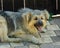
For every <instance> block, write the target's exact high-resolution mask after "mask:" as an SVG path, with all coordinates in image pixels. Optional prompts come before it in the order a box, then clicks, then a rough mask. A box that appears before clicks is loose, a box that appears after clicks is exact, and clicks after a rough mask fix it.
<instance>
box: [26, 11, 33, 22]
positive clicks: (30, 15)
mask: <svg viewBox="0 0 60 48" xmlns="http://www.w3.org/2000/svg"><path fill="white" fill-rule="evenodd" d="M31 17H32V13H31V12H29V13H27V14H26V19H27V22H30V20H31Z"/></svg>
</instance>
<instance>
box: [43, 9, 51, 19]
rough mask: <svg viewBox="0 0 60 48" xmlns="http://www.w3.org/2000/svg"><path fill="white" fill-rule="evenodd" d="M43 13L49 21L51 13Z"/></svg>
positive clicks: (45, 11)
mask: <svg viewBox="0 0 60 48" xmlns="http://www.w3.org/2000/svg"><path fill="white" fill-rule="evenodd" d="M43 12H44V16H45V17H46V19H49V17H50V14H49V12H48V11H47V10H44V11H43Z"/></svg>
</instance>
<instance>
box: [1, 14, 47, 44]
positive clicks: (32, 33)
mask: <svg viewBox="0 0 60 48" xmlns="http://www.w3.org/2000/svg"><path fill="white" fill-rule="evenodd" d="M36 17H37V18H39V19H41V17H43V20H42V21H43V24H44V26H43V27H45V26H46V19H45V17H44V15H43V14H42V15H40V16H39V17H38V16H34V15H32V13H27V14H23V15H22V18H23V22H22V23H23V24H22V27H21V28H20V29H17V30H16V31H14V32H11V33H9V35H8V28H7V22H6V20H5V18H4V17H2V16H0V40H1V41H2V42H19V41H29V42H33V43H36V44H40V40H39V39H40V35H39V33H38V30H37V29H36V28H35V26H34V24H35V23H36V22H37V21H38V20H34V19H35V18H36ZM25 29H26V30H25ZM8 36H12V38H9V37H8ZM13 36H15V37H16V38H13Z"/></svg>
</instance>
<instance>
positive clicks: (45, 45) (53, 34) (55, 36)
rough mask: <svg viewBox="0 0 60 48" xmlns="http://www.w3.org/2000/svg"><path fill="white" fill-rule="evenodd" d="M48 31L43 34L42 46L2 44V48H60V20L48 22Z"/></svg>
mask: <svg viewBox="0 0 60 48" xmlns="http://www.w3.org/2000/svg"><path fill="white" fill-rule="evenodd" d="M47 30H48V31H46V32H45V33H41V38H42V40H43V42H42V44H41V45H35V44H32V43H27V42H23V43H0V48H60V18H55V19H53V20H52V21H50V22H48V26H47Z"/></svg>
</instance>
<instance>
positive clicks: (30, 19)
mask: <svg viewBox="0 0 60 48" xmlns="http://www.w3.org/2000/svg"><path fill="white" fill-rule="evenodd" d="M48 15H49V14H48V12H47V11H45V10H44V11H43V12H42V13H41V14H40V15H33V14H32V13H31V12H29V13H27V14H26V13H25V14H23V15H22V17H23V23H24V24H25V25H24V26H25V27H26V28H27V29H28V30H29V31H30V32H29V33H31V34H34V35H36V34H37V32H41V31H42V28H45V26H46V22H47V19H49V17H48Z"/></svg>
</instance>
